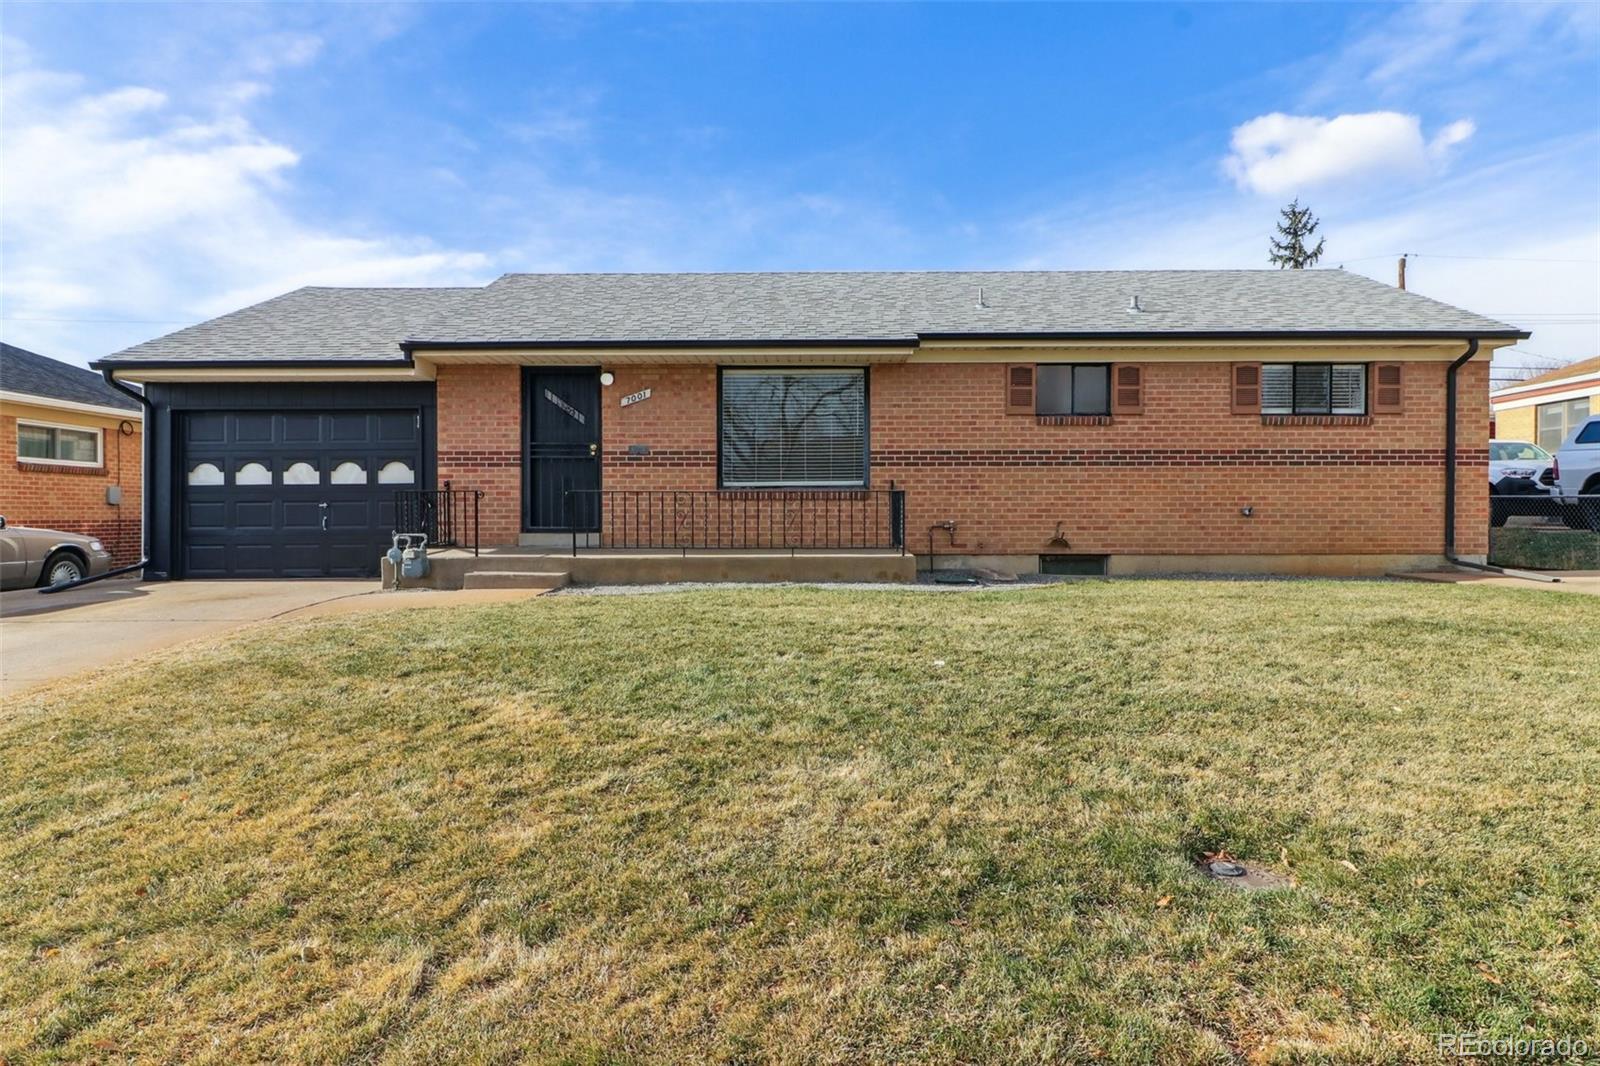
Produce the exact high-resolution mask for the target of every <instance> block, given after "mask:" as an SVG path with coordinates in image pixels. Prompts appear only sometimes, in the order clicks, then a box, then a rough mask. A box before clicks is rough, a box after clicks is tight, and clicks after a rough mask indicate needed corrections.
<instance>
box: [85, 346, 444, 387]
mask: <svg viewBox="0 0 1600 1066" xmlns="http://www.w3.org/2000/svg"><path fill="white" fill-rule="evenodd" d="M412 365H414V364H413V362H412V359H411V355H410V354H409V353H407V354H406V355H405V356H404V357H402V358H399V359H97V360H96V361H94V362H92V363H90V364H89V367H90V369H92V370H98V371H100V373H101V374H102V375H105V374H109V373H110V372H111V371H114V370H224V369H227V368H229V367H235V368H237V367H250V368H256V367H260V368H262V369H274V370H283V369H305V370H342V369H345V368H347V367H390V368H394V369H399V368H401V367H408V366H412ZM106 380H107V381H111V380H112V379H111V378H110V377H107V378H106Z"/></svg>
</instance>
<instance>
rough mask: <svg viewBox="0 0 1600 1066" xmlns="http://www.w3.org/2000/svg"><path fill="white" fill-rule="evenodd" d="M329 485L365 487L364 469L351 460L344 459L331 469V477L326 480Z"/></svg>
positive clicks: (365, 472)
mask: <svg viewBox="0 0 1600 1066" xmlns="http://www.w3.org/2000/svg"><path fill="white" fill-rule="evenodd" d="M328 483H329V484H330V485H365V484H366V483H367V470H366V467H364V466H362V465H361V464H360V463H358V462H356V461H354V460H353V459H346V460H345V461H344V462H342V463H340V464H339V465H338V466H336V467H334V468H333V476H332V477H330V478H328Z"/></svg>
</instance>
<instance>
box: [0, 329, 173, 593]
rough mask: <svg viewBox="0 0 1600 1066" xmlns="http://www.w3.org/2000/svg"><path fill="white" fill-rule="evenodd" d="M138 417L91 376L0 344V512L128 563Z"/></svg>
mask: <svg viewBox="0 0 1600 1066" xmlns="http://www.w3.org/2000/svg"><path fill="white" fill-rule="evenodd" d="M143 417H144V413H143V409H142V408H141V407H140V405H139V403H138V402H137V401H135V400H134V399H132V398H131V397H129V396H127V395H125V394H124V393H121V392H118V391H117V390H116V389H113V388H112V387H111V386H109V385H107V384H106V383H105V381H104V380H103V379H102V378H101V376H100V375H99V374H96V373H94V372H92V371H89V370H85V369H83V368H82V367H76V366H71V365H70V364H67V363H63V362H59V361H58V360H55V359H48V358H46V357H45V356H42V355H38V354H36V353H34V352H30V351H27V350H25V349H23V348H18V347H16V346H14V345H10V344H0V515H3V516H4V517H5V519H6V521H7V522H8V523H10V524H13V525H19V526H22V525H25V526H37V527H40V528H44V529H59V530H64V531H66V532H68V533H82V534H85V535H87V536H91V537H97V538H99V539H100V541H101V542H103V543H104V544H105V546H106V550H107V551H109V552H110V553H111V556H112V560H113V565H117V566H121V565H125V564H128V563H136V562H138V561H139V535H140V501H141V499H142V496H143V493H142V486H143V474H142V470H143V467H142V465H141V459H142V452H141V449H142V443H143V439H144V435H143V433H142V431H141V425H142V421H143Z"/></svg>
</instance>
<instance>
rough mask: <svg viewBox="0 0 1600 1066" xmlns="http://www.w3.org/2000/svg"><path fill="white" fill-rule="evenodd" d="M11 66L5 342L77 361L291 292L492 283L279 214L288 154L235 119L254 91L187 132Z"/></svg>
mask: <svg viewBox="0 0 1600 1066" xmlns="http://www.w3.org/2000/svg"><path fill="white" fill-rule="evenodd" d="M317 47H318V45H317V43H316V41H315V39H314V38H306V37H288V38H283V39H280V40H273V41H266V42H261V43H259V44H258V46H257V51H256V53H255V54H254V56H253V57H252V59H251V66H252V68H253V69H254V70H256V71H258V72H262V73H265V72H269V71H270V70H272V69H275V68H276V67H280V66H285V65H296V64H300V63H305V62H309V61H310V60H311V59H312V58H313V57H314V56H315V54H316V51H317ZM6 58H7V64H6V73H5V78H4V82H3V86H0V88H3V92H4V99H5V127H4V145H5V152H4V159H3V162H0V175H3V179H4V190H5V201H4V225H3V227H0V252H3V255H4V264H3V281H4V298H3V313H4V316H5V323H4V324H5V330H6V336H7V339H14V340H16V341H17V342H18V343H23V344H25V345H31V346H36V347H39V348H40V349H41V350H44V351H46V352H47V353H49V354H52V355H59V356H63V357H70V356H76V357H78V358H80V359H88V358H95V357H97V356H100V355H104V354H107V353H108V352H109V351H110V350H112V349H113V348H115V347H119V346H121V345H122V344H124V343H130V342H131V341H133V340H137V339H141V338H142V337H143V336H148V335H150V334H152V333H155V332H159V330H157V329H154V328H152V325H153V324H154V323H155V322H157V321H160V322H162V323H163V324H166V325H168V327H169V328H171V327H175V326H176V325H179V324H182V322H183V321H184V320H194V319H198V318H202V317H206V316H209V315H213V314H217V313H220V312H223V311H227V310H232V309H234V308H236V307H238V306H240V305H241V304H243V303H248V302H251V301H253V300H257V299H262V298H265V297H267V296H271V295H274V294H277V293H280V292H284V291H286V290H288V289H292V288H295V287H297V286H299V285H306V284H365V285H384V284H450V283H453V284H460V283H466V282H471V283H481V282H482V281H483V280H485V279H486V278H487V277H488V276H490V275H492V273H493V270H492V264H491V263H490V261H489V258H488V257H487V256H484V255H482V254H478V253H474V252H460V251H453V250H448V249H441V248H438V247H436V246H434V245H433V244H432V243H431V242H429V241H427V240H425V239H420V238H411V237H405V236H394V235H382V234H379V235H358V234H350V233H340V232H330V231H328V230H326V229H324V228H322V227H319V226H316V225H313V224H311V223H308V222H306V221H304V220H302V219H301V218H298V217H297V216H296V214H295V213H294V211H293V210H291V209H290V208H289V207H288V206H287V204H288V202H289V195H288V194H289V192H290V191H291V189H290V184H289V183H290V179H291V177H292V175H293V173H294V170H295V167H296V166H297V164H298V163H299V161H300V157H299V154H298V153H297V152H296V151H295V150H294V149H293V148H292V147H290V146H288V145H286V144H282V143H279V142H277V141H274V140H272V139H270V138H267V137H265V136H263V135H261V134H260V133H259V132H258V131H257V130H256V129H255V128H254V127H253V126H252V125H251V123H250V121H249V120H248V118H247V117H246V115H245V113H244V111H243V110H242V108H243V107H244V105H245V104H246V103H248V101H249V100H250V99H252V98H254V97H255V96H257V95H259V94H260V93H261V92H263V91H265V88H264V86H262V85H261V83H259V82H258V83H251V84H252V87H251V89H250V90H249V91H243V92H237V93H235V94H233V95H232V96H231V97H226V96H225V97H224V101H223V104H224V106H222V107H221V109H220V111H212V112H210V113H208V114H207V115H206V117H204V118H196V117H194V116H192V115H189V114H186V113H185V112H184V111H183V110H181V109H180V108H179V107H177V106H175V105H174V103H173V101H172V100H171V99H169V97H168V96H167V95H166V94H164V93H162V92H158V91H156V90H154V89H150V88H146V87H142V86H125V87H121V88H117V89H113V90H110V91H100V92H96V91H91V90H89V89H88V88H87V87H86V86H85V84H84V83H83V81H82V79H80V78H77V77H74V76H70V75H63V74H60V73H56V72H51V71H43V70H38V69H35V68H32V67H31V66H30V65H29V64H28V62H27V54H26V50H25V49H23V48H22V47H21V46H20V45H18V44H17V42H15V41H8V42H7V47H6ZM82 320H91V321H90V323H89V327H88V328H85V327H84V325H83V324H82ZM117 320H122V321H121V323H119V322H118V321H117ZM96 321H98V323H99V325H98V327H96V325H95V322H96ZM118 326H120V328H114V327H118ZM101 345H103V347H101Z"/></svg>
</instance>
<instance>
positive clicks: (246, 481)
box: [233, 463, 272, 485]
mask: <svg viewBox="0 0 1600 1066" xmlns="http://www.w3.org/2000/svg"><path fill="white" fill-rule="evenodd" d="M233 483H234V484H235V485H270V484H272V471H271V470H268V469H267V468H266V466H265V465H263V464H261V463H244V464H241V465H240V467H239V469H237V470H235V471H234V472H233Z"/></svg>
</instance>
